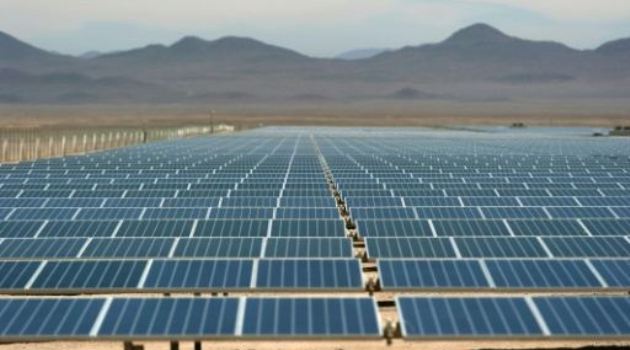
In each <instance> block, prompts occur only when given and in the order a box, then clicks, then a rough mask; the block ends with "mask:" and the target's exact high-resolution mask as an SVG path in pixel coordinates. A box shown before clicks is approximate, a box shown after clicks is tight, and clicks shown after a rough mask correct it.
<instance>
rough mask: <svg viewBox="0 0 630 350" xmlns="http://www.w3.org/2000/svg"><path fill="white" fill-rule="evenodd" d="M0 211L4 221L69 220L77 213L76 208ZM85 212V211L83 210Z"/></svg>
mask: <svg viewBox="0 0 630 350" xmlns="http://www.w3.org/2000/svg"><path fill="white" fill-rule="evenodd" d="M3 210H4V215H3V213H2V211H0V217H3V216H4V219H5V220H29V221H32V220H70V219H72V218H73V217H74V215H75V214H76V213H77V211H79V209H77V208H16V209H15V210H13V211H12V212H11V211H10V210H8V209H6V210H5V209H3ZM85 210H87V209H85Z"/></svg>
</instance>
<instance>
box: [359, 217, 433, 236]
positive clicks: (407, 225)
mask: <svg viewBox="0 0 630 350" xmlns="http://www.w3.org/2000/svg"><path fill="white" fill-rule="evenodd" d="M357 225H358V231H359V234H360V235H361V236H362V237H397V236H400V237H431V236H432V235H433V232H432V231H431V226H430V225H429V222H428V221H426V220H407V219H404V220H363V221H359V222H357Z"/></svg>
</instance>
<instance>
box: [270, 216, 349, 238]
mask: <svg viewBox="0 0 630 350" xmlns="http://www.w3.org/2000/svg"><path fill="white" fill-rule="evenodd" d="M270 233H271V237H345V236H346V228H345V224H344V222H343V221H342V220H339V219H336V220H273V222H272V224H271V232H270Z"/></svg>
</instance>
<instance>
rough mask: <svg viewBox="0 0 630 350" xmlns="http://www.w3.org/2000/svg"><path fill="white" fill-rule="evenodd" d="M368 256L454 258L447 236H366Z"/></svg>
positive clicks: (454, 253)
mask: <svg viewBox="0 0 630 350" xmlns="http://www.w3.org/2000/svg"><path fill="white" fill-rule="evenodd" d="M365 242H366V249H367V254H368V256H369V257H370V258H455V257H457V254H456V252H455V250H454V248H453V245H452V243H451V241H450V240H449V239H447V238H366V239H365Z"/></svg>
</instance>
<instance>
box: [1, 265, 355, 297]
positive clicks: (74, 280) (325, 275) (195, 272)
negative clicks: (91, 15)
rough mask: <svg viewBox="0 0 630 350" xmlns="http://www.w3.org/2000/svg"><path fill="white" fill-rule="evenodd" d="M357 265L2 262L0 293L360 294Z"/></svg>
mask: <svg viewBox="0 0 630 350" xmlns="http://www.w3.org/2000/svg"><path fill="white" fill-rule="evenodd" d="M363 288H364V284H363V280H362V275H361V266H360V263H359V261H358V260H356V259H325V260H317V259H308V260H294V259H260V260H259V259H255V260H251V259H250V260H243V259H226V260H208V259H198V260H190V259H169V260H165V259H155V260H74V261H72V260H45V261H1V260H0V292H2V293H26V294H34V293H36V294H44V293H45V294H67V293H129V292H149V293H157V292H162V293H166V292H180V293H181V292H185V293H190V292H228V291H241V292H251V291H256V290H258V291H281V290H285V291H291V292H297V291H299V290H308V291H311V292H315V291H318V290H319V291H338V290H345V291H361V290H363Z"/></svg>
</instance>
